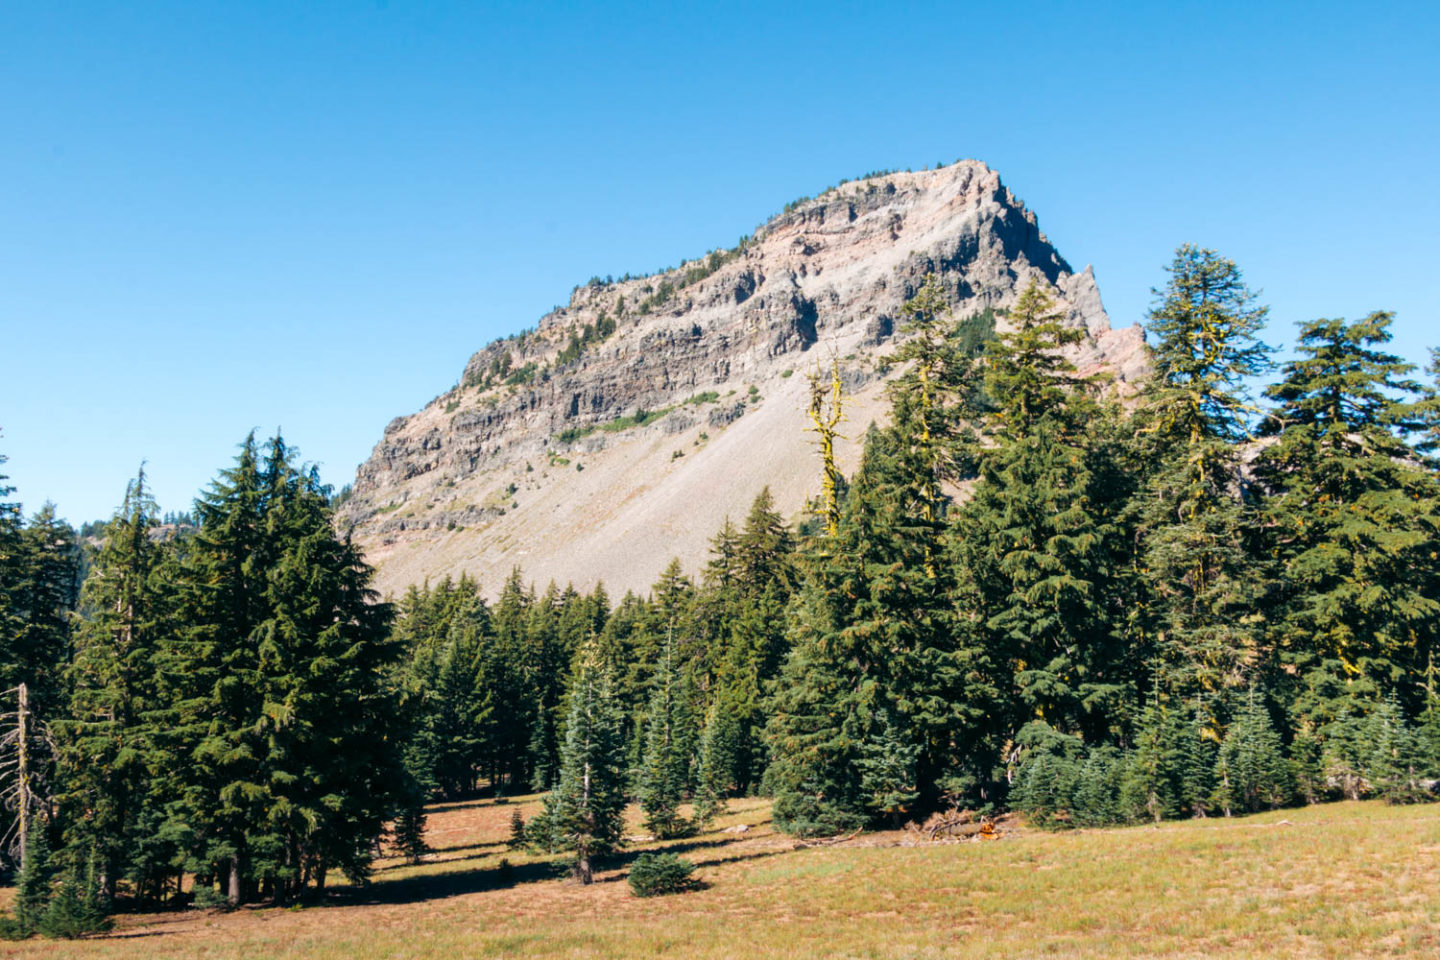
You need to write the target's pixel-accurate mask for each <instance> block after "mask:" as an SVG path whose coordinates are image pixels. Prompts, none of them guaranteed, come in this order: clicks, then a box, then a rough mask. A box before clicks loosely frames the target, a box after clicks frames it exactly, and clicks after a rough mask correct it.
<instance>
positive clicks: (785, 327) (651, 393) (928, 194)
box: [341, 161, 1146, 595]
mask: <svg viewBox="0 0 1440 960" xmlns="http://www.w3.org/2000/svg"><path fill="white" fill-rule="evenodd" d="M932 272H934V273H936V274H938V275H939V278H940V280H941V284H942V286H943V288H944V290H945V292H946V294H947V296H948V297H949V299H950V302H951V303H952V304H953V305H954V312H955V315H956V316H965V315H967V314H970V313H973V312H975V311H978V310H981V309H984V308H986V307H993V308H1004V307H1006V306H1008V305H1009V304H1010V303H1011V302H1013V300H1014V299H1015V297H1016V296H1017V295H1018V294H1019V292H1020V290H1021V289H1023V288H1024V286H1025V285H1026V284H1027V283H1028V282H1029V281H1030V279H1031V278H1032V277H1039V278H1040V279H1042V280H1043V281H1044V282H1045V283H1047V284H1049V285H1050V286H1051V287H1053V288H1054V292H1055V295H1056V296H1057V299H1058V300H1059V301H1060V303H1061V305H1062V308H1063V309H1065V310H1066V311H1067V313H1068V315H1069V319H1070V322H1071V323H1073V324H1074V325H1076V326H1078V327H1083V328H1084V329H1085V330H1086V332H1087V334H1088V336H1087V339H1086V341H1085V343H1083V344H1082V345H1080V346H1079V347H1077V348H1076V350H1075V355H1074V360H1075V361H1076V363H1077V365H1078V366H1079V367H1080V368H1081V370H1082V371H1094V370H1101V369H1104V370H1109V371H1111V372H1112V373H1113V374H1114V376H1115V377H1116V378H1117V380H1118V382H1119V384H1120V388H1121V389H1122V390H1123V389H1125V388H1126V384H1127V383H1129V382H1131V381H1133V380H1134V379H1136V378H1137V377H1138V376H1140V375H1141V374H1142V373H1143V371H1144V369H1145V363H1146V359H1145V357H1146V355H1145V349H1144V334H1143V332H1142V331H1141V330H1140V328H1139V327H1138V326H1137V327H1130V328H1127V329H1122V330H1112V329H1111V328H1110V322H1109V318H1108V317H1107V316H1106V314H1105V309H1104V307H1103V306H1102V305H1101V301H1100V293H1099V290H1098V288H1097V287H1096V285H1095V279H1094V276H1093V275H1092V274H1091V272H1090V269H1089V268H1088V267H1087V268H1086V269H1085V270H1083V271H1081V272H1079V273H1076V272H1074V271H1072V270H1071V268H1070V266H1069V264H1067V263H1066V262H1065V260H1064V259H1063V258H1062V257H1061V256H1060V254H1059V253H1058V252H1057V251H1056V250H1055V248H1054V247H1052V246H1051V245H1050V242H1049V241H1048V240H1047V239H1046V237H1045V235H1044V234H1043V233H1041V232H1040V230H1039V227H1038V226H1037V223H1036V220H1035V217H1034V215H1033V214H1032V213H1030V212H1029V211H1028V210H1026V209H1025V208H1024V206H1023V205H1022V204H1020V202H1019V201H1018V200H1016V199H1015V197H1014V196H1013V195H1012V194H1011V193H1010V191H1009V190H1008V189H1006V188H1005V186H1004V185H1003V184H1002V183H1001V182H1000V178H999V176H998V175H997V174H996V173H995V172H994V171H992V170H990V169H989V168H988V167H986V166H985V165H984V164H981V163H978V162H974V161H964V162H961V163H958V164H955V165H953V166H950V167H944V168H941V169H937V170H932V171H923V172H920V173H895V174H887V175H884V176H876V177H872V178H869V179H866V180H861V181H856V182H851V183H847V184H845V185H843V186H841V187H839V188H838V189H833V190H830V191H827V192H826V193H824V194H822V195H821V196H819V197H817V198H815V199H813V200H808V201H805V202H802V203H800V204H798V205H792V209H790V210H788V211H787V212H786V213H784V214H781V215H780V216H777V217H775V218H773V219H772V220H770V221H769V222H768V223H767V224H766V225H765V226H764V227H762V228H761V229H760V230H759V231H757V232H756V234H755V236H754V237H752V238H749V239H748V240H747V241H746V242H745V243H743V244H741V245H740V246H739V247H737V248H736V249H734V250H730V251H722V252H718V253H716V254H713V255H711V256H709V257H706V258H702V259H700V260H695V261H689V262H687V263H685V264H682V265H681V266H680V267H678V268H676V269H674V270H671V271H667V272H665V273H661V274H656V275H653V276H649V277H642V278H637V279H625V280H623V281H620V282H599V281H592V282H591V283H589V284H587V285H585V286H582V287H577V288H576V289H575V291H574V293H573V294H572V296H571V298H570V303H569V304H568V305H567V306H565V307H562V308H560V309H557V310H555V311H554V312H552V313H550V314H548V315H546V316H545V317H543V318H541V320H540V322H539V325H538V327H537V328H536V329H535V330H534V331H532V332H529V333H527V334H523V335H519V336H516V337H511V338H508V339H505V340H500V341H496V342H494V343H491V344H490V345H488V346H487V347H485V348H484V349H483V350H481V351H479V352H478V353H476V354H475V355H474V356H473V357H471V359H470V361H469V363H468V364H467V365H466V367H465V372H464V376H463V378H462V381H461V386H460V387H458V388H457V389H455V390H453V391H451V392H449V393H447V394H444V395H442V396H440V397H438V398H436V400H435V401H433V402H432V403H431V404H430V405H429V406H427V407H426V408H425V409H423V410H421V411H420V412H419V413H416V414H412V415H410V416H408V417H400V418H398V419H396V420H394V421H392V422H391V423H390V425H389V426H388V427H386V428H385V435H384V437H383V438H382V439H381V441H380V443H379V444H377V445H376V447H375V451H374V453H373V454H372V455H371V457H370V459H369V460H368V461H366V463H364V464H363V465H362V466H361V467H360V470H359V473H358V475H357V477H356V481H355V484H354V493H353V496H352V497H351V498H350V499H349V500H348V501H347V502H346V503H345V505H344V506H343V508H342V511H341V519H342V522H346V523H353V524H354V525H355V536H356V539H357V540H358V541H359V542H360V543H361V544H362V545H363V546H364V547H365V549H366V553H367V556H368V557H369V559H370V562H372V563H374V564H376V565H377V566H378V568H379V585H380V588H381V589H382V590H383V591H387V592H391V591H393V592H396V593H398V592H399V591H400V590H403V589H404V587H405V586H407V585H408V584H410V583H414V582H419V581H420V580H422V579H424V578H426V577H430V578H432V579H434V578H436V577H439V576H442V575H444V574H446V573H451V574H456V575H458V574H459V573H460V572H462V571H467V572H469V573H470V574H471V575H472V576H475V577H477V578H479V579H480V581H481V584H482V587H483V588H484V589H485V590H486V592H487V593H488V592H493V591H494V590H495V589H496V588H498V586H499V584H500V581H501V580H502V579H503V577H504V576H505V575H506V574H508V572H509V571H510V569H511V568H512V567H513V566H516V565H519V566H521V567H523V568H524V570H525V573H526V576H527V579H534V580H537V581H539V582H541V583H542V584H543V583H544V582H545V581H547V580H549V579H552V578H553V579H555V580H557V581H559V582H560V583H565V582H567V581H573V582H574V583H575V584H576V586H577V587H585V586H588V585H590V584H593V583H594V582H596V581H604V583H605V584H606V586H607V588H609V589H610V590H611V592H612V593H614V594H616V595H618V594H619V593H621V592H623V591H624V590H626V589H634V590H637V591H643V590H644V589H645V588H646V587H647V586H648V585H649V584H650V583H651V582H652V581H653V579H654V578H655V577H656V576H657V575H658V574H659V572H660V570H661V569H662V568H663V567H664V565H665V563H666V562H668V560H669V559H670V558H671V557H672V556H678V557H680V559H681V561H682V563H683V564H684V565H685V566H686V567H687V569H689V570H691V571H694V570H696V569H697V568H698V567H699V566H700V564H701V563H702V562H703V557H704V555H705V552H706V547H707V544H708V540H709V538H710V537H711V536H712V535H713V534H714V532H715V530H716V529H717V528H718V527H719V525H720V524H721V522H722V521H723V520H724V518H725V516H727V515H729V516H731V517H733V518H735V519H736V520H737V521H739V520H740V519H741V518H743V515H744V513H745V511H746V509H747V508H748V506H749V503H750V501H751V500H752V499H753V498H754V496H755V494H756V493H758V492H759V490H760V488H761V487H763V486H765V485H769V486H770V488H771V490H772V492H773V493H774V494H775V497H776V500H777V502H778V505H779V506H780V508H781V509H782V511H785V512H787V513H791V514H794V513H797V512H798V511H799V510H800V509H801V508H802V506H803V504H804V502H805V499H806V497H807V496H808V495H810V494H813V493H814V492H815V490H816V489H817V488H818V464H817V461H816V458H815V455H814V452H813V449H812V446H811V443H810V437H809V435H808V434H806V433H805V432H804V427H805V425H806V421H805V417H804V404H805V401H806V398H807V388H806V375H807V374H808V373H810V372H811V371H813V370H814V369H815V368H816V366H817V364H820V365H823V366H825V367H826V368H828V367H829V365H830V362H831V360H832V359H836V360H838V361H839V363H840V367H841V369H842V371H843V373H844V377H845V380H846V383H847V387H848V390H847V393H848V398H847V401H848V402H847V407H846V413H847V417H848V426H847V431H848V433H849V435H850V436H851V437H852V438H853V440H852V441H851V442H849V443H844V444H842V449H841V451H840V454H841V458H842V467H844V468H845V469H847V470H848V469H851V468H853V466H854V464H855V463H856V462H857V461H858V458H859V446H858V438H859V437H860V435H861V434H862V432H863V430H864V428H865V425H866V424H867V423H868V422H870V421H871V420H879V419H883V417H884V415H885V403H884V398H883V390H884V383H883V378H882V377H881V375H880V374H879V372H878V371H877V369H876V364H875V361H876V359H878V358H879V357H880V356H882V355H883V354H885V353H886V352H888V350H889V349H890V347H891V344H892V340H893V337H894V336H895V332H896V329H897V327H898V318H899V315H900V306H901V304H902V303H903V302H904V301H905V300H906V299H908V298H909V297H910V296H912V295H913V294H914V293H915V291H916V290H917V289H918V288H919V286H920V284H921V283H922V282H923V279H924V277H925V276H926V275H927V274H929V273H932ZM1003 325H1004V321H1003V320H1002V321H1001V326H1002V328H1003Z"/></svg>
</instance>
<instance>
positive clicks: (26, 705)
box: [16, 683, 30, 870]
mask: <svg viewBox="0 0 1440 960" xmlns="http://www.w3.org/2000/svg"><path fill="white" fill-rule="evenodd" d="M18 717H19V724H18V726H19V730H18V731H17V735H18V737H19V739H18V741H17V743H16V749H17V750H18V751H19V754H20V756H19V765H20V766H19V776H20V793H19V798H18V799H19V804H18V806H19V808H20V869H21V870H24V869H25V858H26V857H28V856H30V729H29V728H30V688H29V687H27V686H26V685H25V684H23V683H22V684H20V711H19V714H18Z"/></svg>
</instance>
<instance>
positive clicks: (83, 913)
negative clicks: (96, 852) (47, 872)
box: [39, 857, 114, 940]
mask: <svg viewBox="0 0 1440 960" xmlns="http://www.w3.org/2000/svg"><path fill="white" fill-rule="evenodd" d="M112 926H114V921H112V920H111V919H110V918H109V916H107V915H106V912H105V907H104V905H103V902H102V900H101V896H100V884H99V879H98V877H97V874H96V870H95V858H94V857H91V859H90V862H89V869H88V870H87V872H86V879H85V880H84V881H83V882H82V881H81V880H80V879H79V878H78V877H77V876H76V871H75V870H73V869H72V870H71V872H70V874H69V875H68V876H66V877H65V879H64V881H63V882H62V883H61V884H60V889H59V890H58V891H56V893H55V896H54V897H53V898H52V899H51V901H50V905H49V906H48V907H47V908H46V909H45V915H44V916H43V917H41V918H40V923H39V930H40V933H41V934H42V935H44V936H46V937H48V938H50V939H51V940H75V939H78V938H80V937H83V936H86V935H87V934H91V933H102V932H104V931H106V930H109V929H110V928H111V927H112Z"/></svg>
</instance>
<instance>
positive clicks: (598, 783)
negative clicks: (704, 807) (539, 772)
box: [541, 644, 625, 884]
mask: <svg viewBox="0 0 1440 960" xmlns="http://www.w3.org/2000/svg"><path fill="white" fill-rule="evenodd" d="M622 731H623V714H622V712H621V707H620V702H619V699H618V697H617V696H616V693H615V680H614V676H613V668H612V667H611V666H610V665H609V664H608V663H606V662H605V661H604V660H602V659H601V658H600V655H599V651H598V649H597V648H596V647H595V646H594V645H593V644H587V645H586V646H585V647H583V648H582V649H581V651H580V656H579V662H578V664H577V668H576V674H575V683H574V686H573V687H572V689H571V692H570V709H569V712H568V714H567V716H566V723H565V742H564V744H563V746H562V747H561V750H560V779H559V782H558V783H556V785H555V789H554V790H552V791H551V792H550V794H549V795H548V796H547V797H546V798H545V809H544V812H543V813H542V815H541V816H542V817H543V818H544V821H545V824H546V827H547V829H548V831H549V833H550V835H551V837H552V838H553V840H554V843H555V845H556V846H557V847H558V848H559V849H562V850H569V851H572V852H573V853H574V855H575V860H574V863H573V872H574V875H575V877H576V879H578V880H579V881H580V882H581V883H586V884H588V883H590V882H591V881H592V880H593V879H594V869H595V868H594V861H595V859H596V858H597V857H601V856H604V855H605V854H607V853H610V852H611V851H613V850H614V849H615V848H616V847H617V846H618V845H619V844H620V835H621V830H622V828H623V826H624V818H623V815H624V812H625V774H624V760H623V758H624V741H623V739H622Z"/></svg>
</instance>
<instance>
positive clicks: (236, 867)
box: [226, 853, 240, 907]
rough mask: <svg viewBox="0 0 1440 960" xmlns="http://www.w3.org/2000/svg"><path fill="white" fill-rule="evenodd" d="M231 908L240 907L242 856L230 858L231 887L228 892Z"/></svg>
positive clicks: (234, 855)
mask: <svg viewBox="0 0 1440 960" xmlns="http://www.w3.org/2000/svg"><path fill="white" fill-rule="evenodd" d="M226 895H227V898H228V899H229V901H230V906H232V907H238V906H240V854H238V853H236V854H232V855H231V856H230V887H229V890H228V891H227V892H226Z"/></svg>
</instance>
